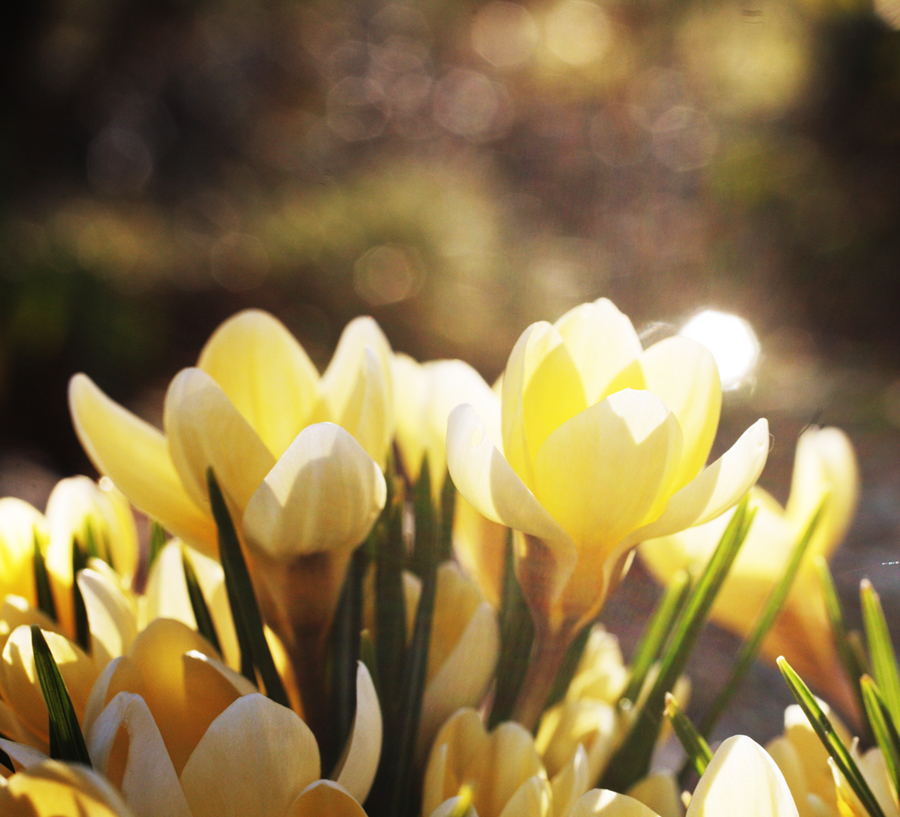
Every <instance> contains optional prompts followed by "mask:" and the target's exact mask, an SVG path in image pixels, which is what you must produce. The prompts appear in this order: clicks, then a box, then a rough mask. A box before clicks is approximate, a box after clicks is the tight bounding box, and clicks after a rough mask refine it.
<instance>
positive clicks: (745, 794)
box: [687, 735, 797, 817]
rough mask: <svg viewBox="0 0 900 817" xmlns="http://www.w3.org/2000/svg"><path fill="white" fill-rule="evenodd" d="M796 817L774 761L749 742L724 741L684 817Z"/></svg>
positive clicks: (742, 738) (740, 739)
mask: <svg viewBox="0 0 900 817" xmlns="http://www.w3.org/2000/svg"><path fill="white" fill-rule="evenodd" d="M723 814H727V815H729V817H797V806H796V805H795V804H794V800H793V798H792V797H791V792H790V789H788V786H787V783H786V782H785V780H784V775H782V773H781V772H780V771H779V769H778V766H776V765H775V761H774V760H772V758H771V757H770V756H769V755H768V753H767V752H766V750H765V749H763V748H762V747H761V746H760V745H759V744H757V743H755V742H754V741H752V740H751V739H750V738H748V737H745V736H743V735H737V736H735V737H732V738H728V740H726V741H725V742H724V743H723V744H722V745H721V746H720V747H719V748H718V749H717V750H716V753H715V754H714V755H713V758H712V760H711V761H710V763H709V765H708V766H707V767H706V771H705V772H704V773H703V776H702V777H701V778H700V782H699V783H698V784H697V788H696V789H695V790H694V795H693V797H692V798H691V804H690V806H688V810H687V817H721V816H722V815H723Z"/></svg>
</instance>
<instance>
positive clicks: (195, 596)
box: [181, 547, 222, 655]
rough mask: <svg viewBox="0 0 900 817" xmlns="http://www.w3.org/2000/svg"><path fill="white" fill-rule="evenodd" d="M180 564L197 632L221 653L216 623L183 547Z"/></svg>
mask: <svg viewBox="0 0 900 817" xmlns="http://www.w3.org/2000/svg"><path fill="white" fill-rule="evenodd" d="M181 564H182V567H183V570H184V581H185V584H187V591H188V599H189V600H190V602H191V610H193V612H194V621H195V622H196V623H197V632H198V633H200V635H202V636H203V637H204V638H205V639H206V640H207V641H208V642H209V643H210V644H212V645H213V647H215V648H216V652H218V653H219V655H221V654H222V646H221V644H220V643H219V634H218V633H217V632H216V625H215V623H214V622H213V618H212V615H211V614H210V612H209V607H208V606H207V604H206V599H205V598H204V597H203V590H202V589H201V587H200V581H199V580H198V579H197V573H196V572H195V571H194V565H193V564H192V563H191V558H190V556H188V554H187V551H186V550H185V549H184V548H183V547H182V549H181Z"/></svg>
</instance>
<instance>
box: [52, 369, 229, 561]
mask: <svg viewBox="0 0 900 817" xmlns="http://www.w3.org/2000/svg"><path fill="white" fill-rule="evenodd" d="M69 410H70V411H71V414H72V422H73V423H74V425H75V431H76V433H77V434H78V439H79V440H81V444H82V445H83V446H84V450H85V451H86V452H87V454H88V456H89V457H90V458H91V460H92V461H93V463H94V465H95V466H97V469H98V470H99V471H100V472H102V473H104V474H106V475H107V476H108V477H109V478H110V479H111V480H112V481H113V482H114V483H115V484H116V487H117V488H119V490H121V491H122V493H124V494H125V496H127V497H128V499H129V500H130V501H131V502H132V503H133V504H134V505H135V506H136V507H137V508H139V509H140V510H142V511H143V512H144V513H146V514H147V515H148V516H151V517H153V518H154V519H158V520H159V522H160V523H161V524H162V525H163V527H165V528H166V529H167V530H169V531H171V532H172V533H174V534H175V535H177V536H180V537H181V538H182V539H184V540H185V541H187V542H191V543H192V544H194V545H196V546H197V547H199V548H201V549H203V550H205V551H206V552H215V550H216V544H215V543H216V531H215V526H214V525H213V522H212V519H211V518H210V517H209V516H208V515H207V514H206V513H204V512H203V511H202V510H201V509H200V507H199V506H198V505H197V504H196V503H194V502H193V501H192V500H191V499H190V498H189V496H188V494H187V492H186V491H185V488H184V485H183V484H182V482H181V478H180V477H179V476H178V472H177V471H176V470H175V465H174V463H173V462H172V457H171V455H170V454H169V447H168V443H167V442H166V438H165V437H164V436H163V434H162V433H161V432H160V431H158V430H157V429H155V428H153V426H151V425H150V424H148V423H145V422H144V421H143V420H141V419H140V418H138V417H136V416H135V415H134V414H132V413H131V412H130V411H127V410H126V409H124V408H122V406H120V405H119V404H118V403H115V402H113V401H112V400H110V399H109V398H108V397H107V396H106V395H105V394H104V393H103V392H102V391H100V389H98V388H97V387H96V386H95V385H94V383H93V382H92V381H91V379H90V378H89V377H87V376H86V375H83V374H77V375H75V376H74V377H73V378H72V379H71V381H69Z"/></svg>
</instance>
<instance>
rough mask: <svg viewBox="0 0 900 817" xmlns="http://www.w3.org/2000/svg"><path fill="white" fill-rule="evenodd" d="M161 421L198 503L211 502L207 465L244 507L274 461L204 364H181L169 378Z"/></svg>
mask: <svg viewBox="0 0 900 817" xmlns="http://www.w3.org/2000/svg"><path fill="white" fill-rule="evenodd" d="M163 424H164V425H165V428H166V436H167V437H168V440H169V451H170V452H171V454H172V461H173V462H174V463H175V467H176V468H177V469H178V473H179V475H180V476H181V481H182V482H183V483H184V486H185V488H186V489H187V491H188V493H189V494H190V495H191V497H192V499H193V500H194V502H196V503H197V505H199V506H200V507H203V508H208V507H209V495H208V491H207V485H206V471H207V469H208V468H209V467H212V469H213V471H214V472H215V475H216V479H217V480H218V482H219V485H220V486H221V488H222V491H223V492H224V494H225V495H226V496H227V497H229V498H230V499H231V500H232V501H233V502H234V503H235V504H236V505H237V507H238V509H239V510H241V511H242V510H243V509H244V508H245V507H246V506H247V502H249V501H250V497H251V496H252V495H253V492H254V491H255V490H256V489H257V487H258V486H259V484H260V482H262V480H263V477H265V475H266V474H267V473H268V472H269V470H270V469H271V468H272V466H273V465H274V464H275V458H274V457H273V456H272V454H271V453H269V450H268V449H267V448H266V446H265V445H264V444H263V441H262V440H261V439H260V438H259V435H258V434H257V433H256V432H255V431H254V430H253V428H252V427H251V426H250V424H249V423H248V422H247V421H246V420H245V419H244V417H243V416H242V415H241V414H240V413H239V412H238V410H237V409H236V408H235V407H234V404H233V403H232V402H231V401H230V400H229V399H228V397H227V396H226V395H225V392H223V391H222V389H221V388H220V387H219V385H218V384H217V383H216V381H215V380H213V379H212V378H211V377H210V376H209V375H208V374H207V373H206V372H204V371H203V370H202V369H182V371H180V372H179V373H178V375H177V376H176V377H175V379H174V380H173V381H172V382H171V384H170V385H169V390H168V391H167V392H166V403H165V413H164V417H163Z"/></svg>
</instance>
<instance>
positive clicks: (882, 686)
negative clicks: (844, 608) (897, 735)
mask: <svg viewBox="0 0 900 817" xmlns="http://www.w3.org/2000/svg"><path fill="white" fill-rule="evenodd" d="M859 592H860V597H861V599H862V614H863V624H864V625H865V628H866V640H867V641H868V643H869V656H870V659H871V661H872V671H873V675H874V676H875V683H877V684H878V689H879V690H881V694H882V696H883V697H884V702H885V704H886V705H887V708H888V711H889V712H890V713H891V717H892V718H893V720H894V723H900V676H898V674H897V656H896V655H895V654H894V645H893V643H892V642H891V634H890V633H889V632H888V626H887V621H886V620H885V618H884V610H883V609H882V607H881V597H880V596H879V595H878V593H877V592H875V588H874V587H872V583H871V582H870V581H869V580H868V579H863V580H862V582H860V585H859Z"/></svg>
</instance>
